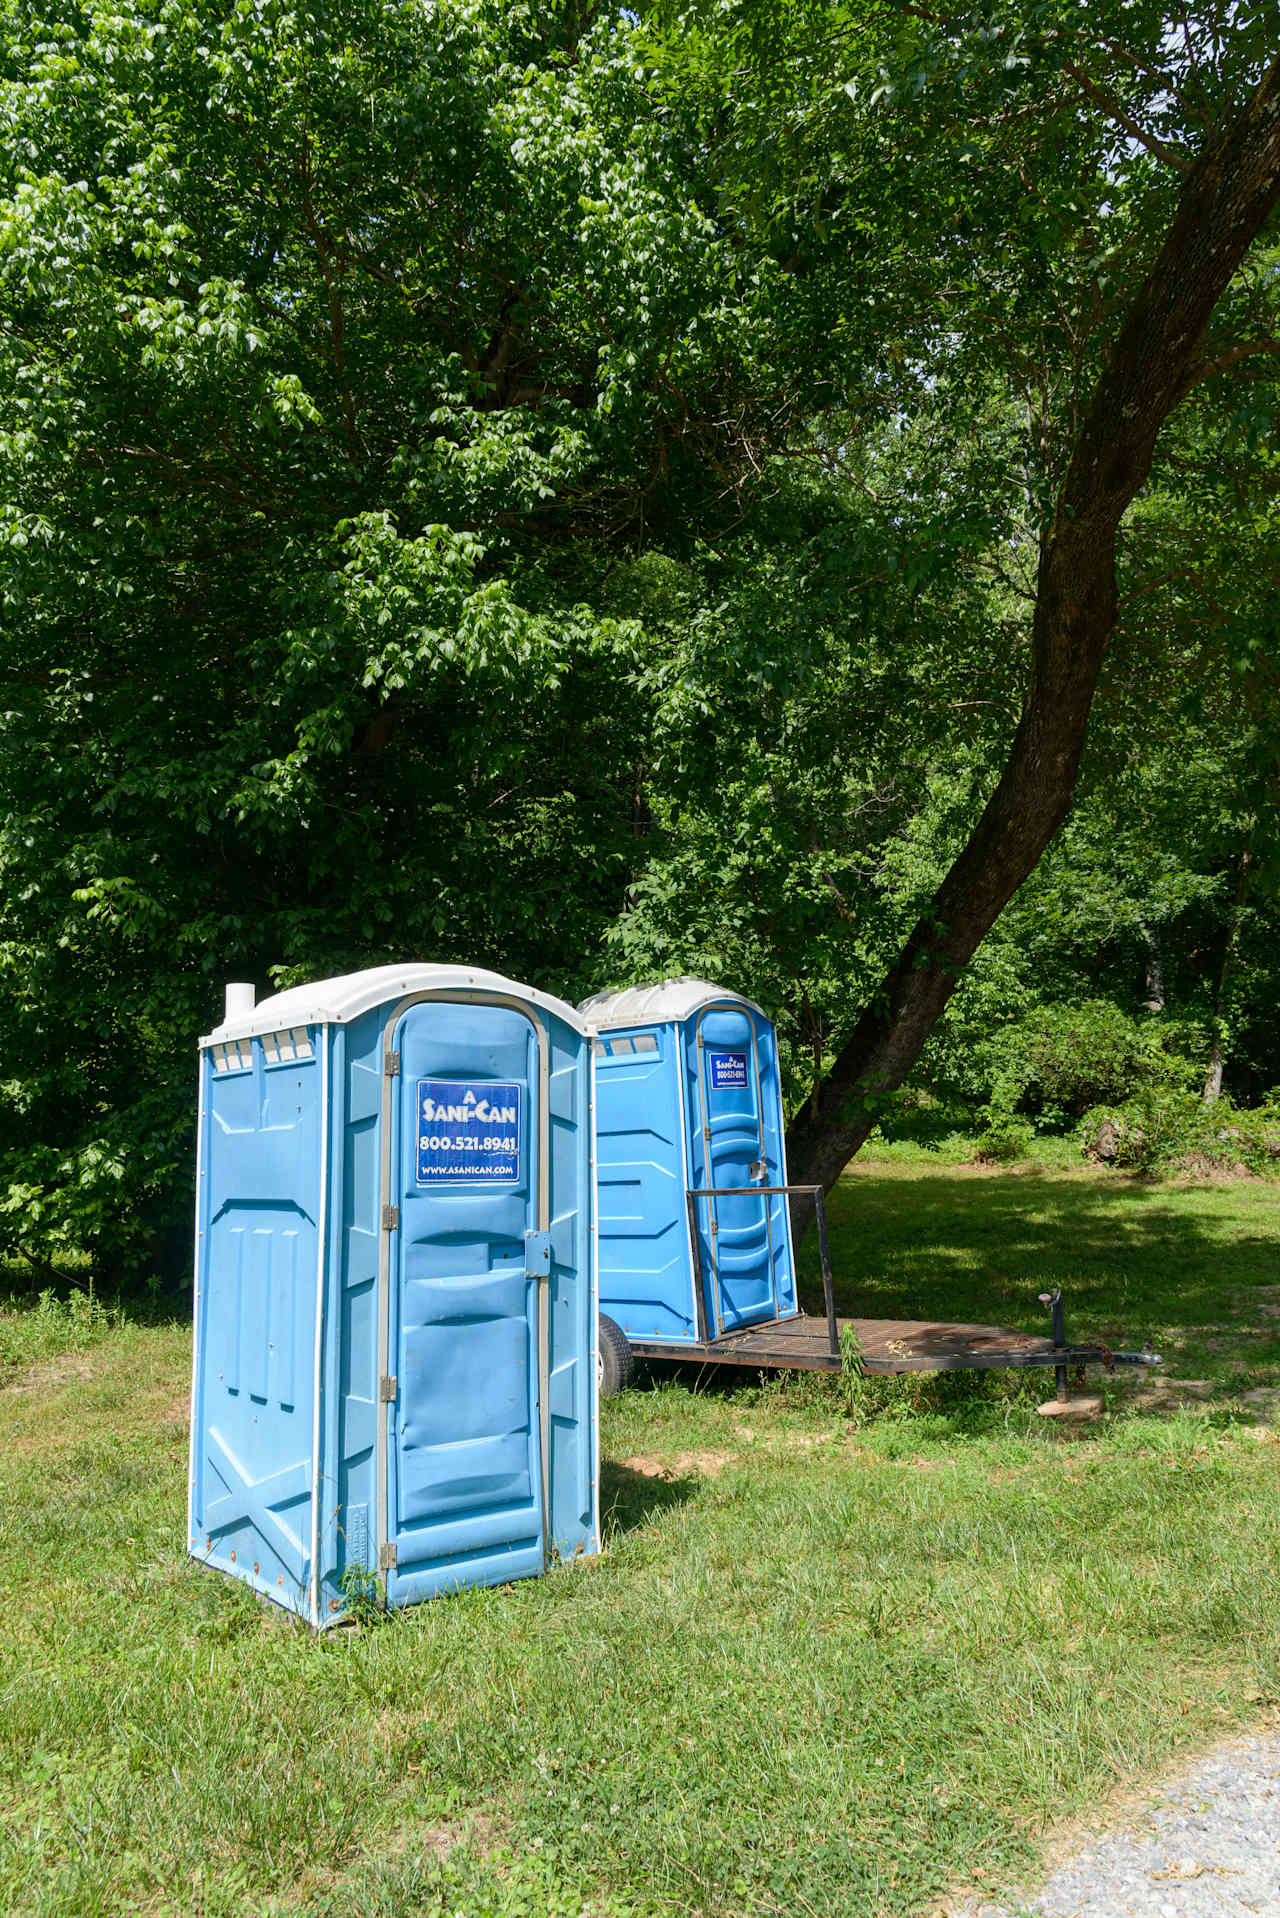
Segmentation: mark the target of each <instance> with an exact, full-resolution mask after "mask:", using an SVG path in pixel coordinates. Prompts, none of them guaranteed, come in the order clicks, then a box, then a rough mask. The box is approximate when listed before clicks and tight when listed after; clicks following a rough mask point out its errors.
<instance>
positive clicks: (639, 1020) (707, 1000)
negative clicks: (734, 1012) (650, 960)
mask: <svg viewBox="0 0 1280 1918" xmlns="http://www.w3.org/2000/svg"><path fill="white" fill-rule="evenodd" d="M712 1004H717V1005H723V1004H730V1005H736V1006H749V1007H750V1008H751V1010H752V1012H758V1013H759V1014H760V1017H761V1018H762V1019H764V1020H769V1015H768V1013H767V1012H766V1011H765V1010H764V1008H763V1006H758V1005H757V1004H756V1002H755V1000H754V999H748V998H747V997H746V996H745V995H744V994H743V993H741V992H729V991H727V990H726V989H725V987H723V986H717V985H713V983H712V982H711V980H709V979H692V978H688V977H685V978H680V979H663V980H660V981H659V982H658V983H657V984H656V985H651V986H624V987H622V989H621V990H620V991H617V992H597V993H593V994H592V996H591V998H590V999H583V1000H582V1001H581V1002H580V1004H579V1006H578V1012H579V1014H580V1015H581V1016H582V1018H584V1019H586V1020H587V1021H588V1022H589V1024H590V1025H591V1027H592V1029H593V1030H594V1031H598V1032H608V1031H611V1030H612V1029H613V1028H614V1027H616V1026H643V1025H662V1024H665V1023H666V1022H667V1021H668V1020H677V1021H678V1020H682V1019H688V1018H689V1017H690V1016H691V1014H693V1013H695V1012H698V1011H699V1010H700V1009H701V1008H702V1007H703V1006H707V1005H712ZM770 1023H772V1022H771V1021H770Z"/></svg>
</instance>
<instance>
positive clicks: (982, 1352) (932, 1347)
mask: <svg viewBox="0 0 1280 1918" xmlns="http://www.w3.org/2000/svg"><path fill="white" fill-rule="evenodd" d="M750 1194H756V1195H759V1196H760V1197H762V1198H764V1197H772V1196H774V1195H778V1196H783V1197H786V1198H788V1199H791V1198H796V1197H804V1198H807V1199H809V1200H811V1202H812V1204H813V1208H814V1223H815V1225H816V1226H817V1229H818V1256H819V1259H820V1261H821V1266H822V1290H823V1296H824V1300H825V1304H826V1315H825V1317H824V1318H821V1319H819V1318H815V1317H812V1316H811V1315H810V1314H808V1313H806V1312H796V1313H789V1314H787V1316H786V1317H784V1318H770V1319H764V1320H760V1321H757V1322H756V1323H755V1324H752V1325H737V1326H734V1327H732V1328H730V1329H729V1330H728V1331H726V1330H725V1329H724V1327H723V1326H722V1325H721V1324H720V1323H719V1308H718V1304H717V1323H716V1329H715V1332H714V1333H712V1331H711V1329H710V1327H709V1326H708V1324H707V1312H706V1301H705V1294H704V1287H703V1270H702V1260H701V1255H700V1250H699V1244H700V1238H699V1231H698V1216H697V1207H698V1205H699V1203H700V1202H701V1201H704V1200H707V1199H714V1198H742V1197H745V1196H748V1195H750ZM685 1199H686V1203H687V1205H688V1208H689V1226H690V1243H691V1245H692V1248H693V1268H694V1293H695V1309H696V1311H697V1330H698V1336H697V1337H696V1338H694V1339H681V1340H679V1341H676V1340H669V1339H645V1338H632V1339H631V1349H632V1351H633V1352H634V1353H635V1355H636V1356H637V1358H647V1359H682V1360H686V1361H688V1360H692V1361H694V1362H695V1363H697V1364H702V1365H745V1366H752V1367H758V1368H760V1369H762V1370H778V1371H781V1370H787V1371H797V1372H839V1371H841V1370H843V1368H844V1366H845V1364H846V1363H849V1364H852V1365H853V1367H854V1369H856V1370H858V1371H862V1372H877V1373H881V1374H885V1373H889V1374H892V1373H897V1372H960V1371H995V1370H998V1369H1005V1368H1007V1367H1020V1368H1031V1367H1038V1366H1039V1367H1044V1368H1046V1369H1051V1370H1052V1371H1053V1374H1054V1378H1055V1381H1056V1385H1057V1392H1058V1397H1059V1398H1060V1399H1065V1398H1066V1397H1067V1394H1068V1378H1069V1375H1070V1374H1071V1373H1072V1372H1074V1373H1075V1374H1076V1376H1077V1378H1079V1379H1083V1376H1084V1368H1085V1367H1086V1366H1088V1365H1100V1366H1102V1367H1103V1369H1104V1370H1105V1371H1108V1372H1111V1371H1114V1370H1115V1368H1116V1366H1117V1365H1124V1366H1146V1365H1159V1364H1160V1362H1161V1361H1160V1359H1159V1358H1158V1357H1157V1355H1156V1354H1155V1353H1154V1352H1153V1351H1152V1350H1151V1347H1150V1345H1146V1346H1144V1347H1143V1349H1142V1351H1141V1352H1115V1351H1113V1350H1112V1349H1111V1348H1110V1347H1109V1346H1107V1345H1102V1344H1094V1345H1073V1344H1071V1343H1070V1341H1069V1340H1068V1338H1067V1332H1066V1313H1065V1307H1064V1305H1063V1299H1062V1293H1061V1291H1060V1289H1059V1288H1058V1287H1057V1286H1054V1287H1053V1289H1052V1290H1051V1291H1049V1292H1041V1293H1040V1294H1039V1302H1040V1304H1041V1305H1044V1306H1047V1307H1048V1309H1049V1312H1050V1314H1051V1320H1052V1337H1050V1338H1047V1339H1046V1338H1043V1337H1040V1338H1037V1337H1036V1335H1035V1334H1034V1333H1032V1332H1015V1331H1011V1330H1010V1329H1009V1328H1008V1327H1007V1326H1003V1325H969V1324H963V1323H959V1322H952V1321H949V1320H928V1319H841V1318H837V1316H836V1305H835V1282H834V1279H833V1277H832V1272H831V1252H830V1246H829V1244H828V1240H827V1219H826V1207H825V1204H824V1195H823V1191H822V1187H821V1186H816V1185H815V1186H811V1185H767V1184H765V1183H764V1182H763V1181H762V1182H761V1183H759V1184H756V1185H751V1186H702V1187H691V1188H690V1189H689V1190H688V1191H687V1192H686V1194H685Z"/></svg>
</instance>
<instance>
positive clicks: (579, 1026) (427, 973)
mask: <svg viewBox="0 0 1280 1918" xmlns="http://www.w3.org/2000/svg"><path fill="white" fill-rule="evenodd" d="M412 992H480V993H486V992H503V993H506V994H508V995H509V996H510V997H511V998H515V999H527V1000H528V1001H529V1003H530V1004H531V1005H535V1006H541V1007H542V1009H543V1010H544V1011H546V1012H550V1013H553V1014H554V1015H555V1017H556V1018H557V1019H563V1020H564V1022H565V1024H566V1025H567V1026H570V1027H572V1029H573V1031H575V1032H580V1033H583V1034H584V1035H586V1034H589V1032H590V1028H589V1026H588V1024H587V1022H586V1020H585V1019H584V1018H583V1017H582V1014H581V1013H580V1012H578V1011H577V1010H576V1009H575V1008H574V1007H573V1006H571V1005H569V1004H568V1002H567V1001H566V1000H564V999H557V998H556V997H555V995H554V994H553V993H549V992H539V991H538V989H537V988H536V987H535V986H525V985H522V984H521V983H520V981H519V980H517V979H508V978H506V977H505V976H504V975H503V974H502V973H500V972H486V971H484V970H483V969H482V968H479V967H475V966H426V965H408V966H371V967H369V969H368V970H367V971H365V972H348V973H343V974H342V975H341V976H340V977H338V978H336V979H317V980H316V981H314V983H313V984H311V985H306V986H290V988H289V990H288V991H287V992H277V993H275V994H273V995H272V997H271V998H270V999H260V1000H259V1001H258V1004H257V1005H256V1006H255V1007H254V1008H253V1011H252V1012H250V1013H246V1014H244V1015H243V1016H242V1017H240V1018H232V1019H224V1020H223V1022H222V1024H221V1025H220V1026H215V1027H214V1029H213V1031H212V1032H209V1033H206V1034H205V1036H204V1037H203V1038H202V1039H201V1040H200V1044H201V1046H211V1045H215V1044H217V1043H218V1042H219V1041H220V1040H224V1039H255V1038H258V1037H259V1036H260V1035H261V1034H262V1033H264V1032H278V1031H280V1030H281V1029H282V1028H284V1027H286V1026H315V1025H339V1026H340V1025H346V1024H347V1023H348V1021H350V1020H352V1019H358V1018H359V1017H360V1015H361V1013H362V1012H371V1011H372V1010H373V1008H374V1007H375V1006H381V1005H386V1004H387V1003H389V1002H390V1001H393V1000H397V999H401V998H403V997H404V996H405V995H406V994H408V993H412Z"/></svg>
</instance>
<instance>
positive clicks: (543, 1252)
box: [524, 1232, 551, 1279]
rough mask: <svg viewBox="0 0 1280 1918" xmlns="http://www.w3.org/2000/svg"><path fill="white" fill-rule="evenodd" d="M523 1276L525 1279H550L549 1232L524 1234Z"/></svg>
mask: <svg viewBox="0 0 1280 1918" xmlns="http://www.w3.org/2000/svg"><path fill="white" fill-rule="evenodd" d="M524 1275H525V1277H526V1278H527V1279H549V1278H550V1277H551V1234H550V1233H549V1232H526V1233H525V1235H524Z"/></svg>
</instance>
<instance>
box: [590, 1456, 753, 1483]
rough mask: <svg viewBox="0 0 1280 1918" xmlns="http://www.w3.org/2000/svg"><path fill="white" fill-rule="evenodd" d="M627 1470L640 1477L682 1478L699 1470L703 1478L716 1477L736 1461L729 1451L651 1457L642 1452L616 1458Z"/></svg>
mask: <svg viewBox="0 0 1280 1918" xmlns="http://www.w3.org/2000/svg"><path fill="white" fill-rule="evenodd" d="M618 1463H619V1465H624V1466H625V1467H626V1468H627V1470H628V1471H629V1472H638V1473H639V1474H640V1476H641V1478H684V1477H686V1476H687V1474H688V1473H690V1472H701V1474H702V1476H703V1477H704V1478H718V1477H719V1475H720V1473H721V1472H723V1470H724V1468H725V1466H726V1465H733V1464H735V1463H736V1460H735V1459H734V1456H733V1454H732V1453H731V1452H677V1454H676V1456H675V1457H674V1458H652V1457H650V1456H649V1454H648V1453H645V1452H642V1453H640V1454H639V1455H638V1456H637V1457H635V1458H624V1459H619V1460H618Z"/></svg>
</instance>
